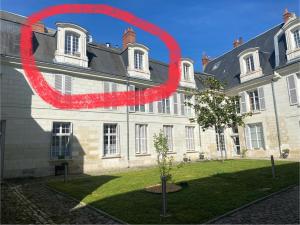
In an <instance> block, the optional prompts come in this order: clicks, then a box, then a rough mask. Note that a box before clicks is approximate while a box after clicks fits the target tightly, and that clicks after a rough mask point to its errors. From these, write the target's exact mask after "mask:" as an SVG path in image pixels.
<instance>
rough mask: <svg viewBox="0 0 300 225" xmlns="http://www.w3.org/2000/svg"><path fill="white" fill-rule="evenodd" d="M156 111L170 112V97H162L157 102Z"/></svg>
mask: <svg viewBox="0 0 300 225" xmlns="http://www.w3.org/2000/svg"><path fill="white" fill-rule="evenodd" d="M157 109H158V113H167V114H170V112H171V111H170V99H169V98H164V99H161V100H160V101H158V102H157Z"/></svg>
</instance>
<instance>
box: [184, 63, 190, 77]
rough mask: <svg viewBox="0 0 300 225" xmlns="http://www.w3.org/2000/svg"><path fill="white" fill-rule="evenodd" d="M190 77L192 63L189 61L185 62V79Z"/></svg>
mask: <svg viewBox="0 0 300 225" xmlns="http://www.w3.org/2000/svg"><path fill="white" fill-rule="evenodd" d="M189 77H190V65H189V64H187V63H184V64H183V79H184V80H189Z"/></svg>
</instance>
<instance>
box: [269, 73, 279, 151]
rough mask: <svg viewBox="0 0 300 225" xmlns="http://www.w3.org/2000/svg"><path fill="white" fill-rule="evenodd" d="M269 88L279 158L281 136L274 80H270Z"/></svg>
mask: <svg viewBox="0 0 300 225" xmlns="http://www.w3.org/2000/svg"><path fill="white" fill-rule="evenodd" d="M271 86H272V96H273V104H274V112H275V121H276V129H277V139H278V147H279V155H280V156H281V135H280V129H279V119H278V111H277V103H276V97H275V92H274V78H273V79H272V82H271Z"/></svg>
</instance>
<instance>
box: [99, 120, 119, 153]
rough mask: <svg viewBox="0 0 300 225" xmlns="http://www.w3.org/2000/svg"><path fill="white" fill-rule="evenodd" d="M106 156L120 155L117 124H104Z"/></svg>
mask: <svg viewBox="0 0 300 225" xmlns="http://www.w3.org/2000/svg"><path fill="white" fill-rule="evenodd" d="M103 129H104V132H103V135H104V137H103V138H104V156H114V155H118V154H119V151H118V139H119V134H118V125H117V124H104V127H103Z"/></svg>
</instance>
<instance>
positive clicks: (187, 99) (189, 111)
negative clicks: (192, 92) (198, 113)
mask: <svg viewBox="0 0 300 225" xmlns="http://www.w3.org/2000/svg"><path fill="white" fill-rule="evenodd" d="M184 101H185V103H191V102H192V96H188V95H184ZM185 111H186V112H185V115H187V116H192V107H191V106H189V105H185Z"/></svg>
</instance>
